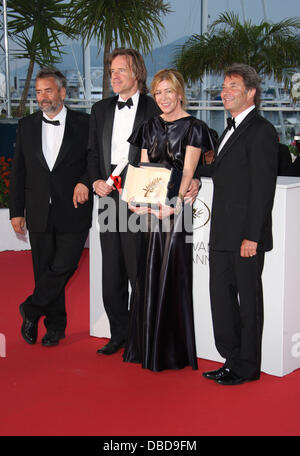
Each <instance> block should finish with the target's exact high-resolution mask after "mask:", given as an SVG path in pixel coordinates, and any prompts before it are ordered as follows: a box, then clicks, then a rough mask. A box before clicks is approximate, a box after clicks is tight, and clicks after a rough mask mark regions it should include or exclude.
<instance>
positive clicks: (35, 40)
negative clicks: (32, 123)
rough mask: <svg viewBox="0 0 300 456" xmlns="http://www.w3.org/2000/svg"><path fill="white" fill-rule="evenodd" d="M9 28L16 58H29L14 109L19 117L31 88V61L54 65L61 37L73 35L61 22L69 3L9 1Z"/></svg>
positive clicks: (30, 0) (58, 55) (66, 13)
mask: <svg viewBox="0 0 300 456" xmlns="http://www.w3.org/2000/svg"><path fill="white" fill-rule="evenodd" d="M7 6H8V19H9V21H8V30H9V35H10V37H11V39H12V40H13V41H14V42H15V43H16V44H17V45H18V47H19V50H18V51H16V52H15V57H17V58H22V59H24V58H26V59H29V65H28V69H27V75H26V81H25V86H24V90H23V93H22V96H21V101H20V104H19V106H18V109H17V117H22V116H23V115H24V112H25V104H26V99H27V95H28V90H29V87H30V81H31V78H32V73H33V69H34V64H35V63H37V64H38V65H40V66H46V65H53V64H55V63H57V62H58V61H60V56H61V54H62V53H63V52H62V49H61V48H62V44H61V41H60V37H61V36H63V35H67V36H69V37H72V36H74V35H73V33H72V30H71V29H70V27H69V26H66V25H65V24H64V21H65V20H66V17H67V16H68V12H69V4H67V3H63V0H8V2H7Z"/></svg>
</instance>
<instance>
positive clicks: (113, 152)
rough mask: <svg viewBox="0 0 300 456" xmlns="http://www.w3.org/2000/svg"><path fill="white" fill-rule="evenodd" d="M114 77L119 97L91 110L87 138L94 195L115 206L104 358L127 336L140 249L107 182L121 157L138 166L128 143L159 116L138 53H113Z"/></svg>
mask: <svg viewBox="0 0 300 456" xmlns="http://www.w3.org/2000/svg"><path fill="white" fill-rule="evenodd" d="M110 78H111V86H112V89H113V91H114V92H115V94H116V96H112V97H109V98H106V99H103V100H101V101H99V102H97V103H95V104H94V106H93V107H92V112H91V121H90V138H89V175H90V180H91V183H92V184H93V188H94V191H95V192H96V193H97V194H98V195H99V196H100V197H101V198H105V197H110V198H112V199H113V200H114V202H115V205H116V220H115V223H116V230H110V231H105V232H104V230H103V227H102V226H100V242H101V250H102V264H103V273H102V287H103V302H104V307H105V310H106V313H107V316H108V319H109V324H110V332H111V339H110V341H109V342H108V344H106V345H105V346H104V347H102V348H101V349H99V350H98V353H99V354H106V355H110V354H112V353H115V352H116V351H118V350H119V349H120V348H121V347H122V346H124V343H125V340H126V338H127V331H128V321H129V312H128V284H129V282H130V284H131V287H134V282H135V278H136V273H137V267H138V256H139V250H140V232H136V233H133V232H130V230H129V229H127V230H124V231H123V230H122V229H121V228H120V224H122V220H119V205H121V206H122V204H123V205H124V208H123V212H122V213H123V214H127V207H126V205H125V203H124V202H122V201H119V193H118V192H117V190H116V189H115V188H114V187H113V186H111V185H108V184H106V180H107V178H108V177H109V176H110V174H111V172H112V169H113V168H114V166H115V165H117V164H118V163H119V161H120V159H122V158H123V157H126V158H128V160H129V162H130V163H131V164H133V165H136V164H138V162H139V161H140V150H139V149H137V148H136V147H134V146H132V145H130V144H129V143H128V142H127V139H128V138H129V136H130V134H131V133H132V131H133V129H134V128H135V127H136V126H137V125H138V124H139V123H140V122H142V121H143V120H146V119H149V118H150V117H153V116H155V115H158V114H159V113H160V110H159V108H158V107H157V105H156V103H155V101H154V100H153V99H152V98H151V97H150V96H148V95H147V92H148V89H147V86H146V79H147V71H146V67H145V64H144V60H143V58H142V56H141V55H140V54H139V53H138V52H137V51H135V50H134V49H124V48H120V49H115V50H114V51H113V52H112V54H111V55H110ZM125 103H126V104H125ZM102 202H103V201H102Z"/></svg>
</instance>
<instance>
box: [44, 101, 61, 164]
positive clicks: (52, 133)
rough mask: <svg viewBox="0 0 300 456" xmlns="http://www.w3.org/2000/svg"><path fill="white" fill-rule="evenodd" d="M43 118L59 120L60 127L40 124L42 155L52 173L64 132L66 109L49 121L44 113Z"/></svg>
mask: <svg viewBox="0 0 300 456" xmlns="http://www.w3.org/2000/svg"><path fill="white" fill-rule="evenodd" d="M43 116H44V117H45V118H46V119H48V120H51V121H52V120H59V122H60V125H51V124H48V123H46V122H44V121H43V122H42V148H43V154H44V157H45V159H46V162H47V165H48V166H49V169H50V171H52V169H53V166H54V163H55V161H56V159H57V156H58V153H59V149H60V147H61V144H62V140H63V136H64V132H65V124H66V116H67V108H66V107H65V106H63V108H62V110H61V111H60V112H59V113H58V114H57V116H55V117H54V118H53V119H50V117H48V116H47V114H45V113H43Z"/></svg>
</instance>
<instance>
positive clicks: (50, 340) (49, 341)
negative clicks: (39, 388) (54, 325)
mask: <svg viewBox="0 0 300 456" xmlns="http://www.w3.org/2000/svg"><path fill="white" fill-rule="evenodd" d="M64 338H65V333H64V332H63V331H55V330H53V329H50V330H48V331H47V332H46V334H45V336H44V337H43V338H42V345H43V346H44V347H54V346H55V345H58V344H59V341H60V339H64Z"/></svg>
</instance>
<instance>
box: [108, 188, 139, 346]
mask: <svg viewBox="0 0 300 456" xmlns="http://www.w3.org/2000/svg"><path fill="white" fill-rule="evenodd" d="M110 197H111V198H112V199H113V202H114V203H113V206H114V209H113V213H111V214H110V216H111V217H113V220H114V222H115V223H114V224H113V225H114V226H112V227H111V228H110V230H109V231H105V228H104V224H103V221H102V222H101V221H100V219H99V221H100V243H101V250H102V296H103V303H104V308H105V311H106V314H107V316H108V319H109V325H110V332H111V339H113V340H115V341H122V340H126V339H127V333H128V324H129V309H128V308H129V293H128V285H129V283H130V285H131V289H132V290H133V289H134V286H135V281H136V276H137V267H138V259H139V254H140V242H141V233H140V232H131V231H130V230H128V229H127V230H126V231H123V229H124V227H125V225H124V223H123V222H124V220H122V223H121V221H120V218H122V217H123V216H124V217H125V218H126V217H129V216H130V215H132V212H130V211H128V210H127V205H126V203H124V202H123V201H119V194H118V192H117V191H116V190H114V191H113V192H111V194H110ZM105 200H109V198H108V199H102V201H101V205H102V208H103V210H107V206H106V203H105ZM111 203H112V201H110V202H108V204H111ZM119 205H121V206H122V209H123V210H122V214H121V215H120V213H119ZM101 214H102V211H100V216H101ZM125 214H126V215H125ZM121 225H122V228H121ZM127 226H128V225H127Z"/></svg>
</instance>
